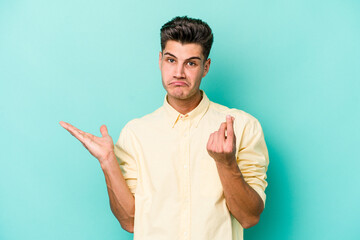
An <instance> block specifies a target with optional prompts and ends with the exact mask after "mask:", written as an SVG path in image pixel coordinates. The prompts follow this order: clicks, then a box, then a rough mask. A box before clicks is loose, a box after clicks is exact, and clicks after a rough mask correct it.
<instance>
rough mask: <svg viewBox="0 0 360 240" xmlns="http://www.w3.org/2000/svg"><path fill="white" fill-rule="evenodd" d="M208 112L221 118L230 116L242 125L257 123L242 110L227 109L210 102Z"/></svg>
mask: <svg viewBox="0 0 360 240" xmlns="http://www.w3.org/2000/svg"><path fill="white" fill-rule="evenodd" d="M209 110H210V111H212V112H213V113H215V114H219V115H221V116H224V115H225V116H226V115H231V116H233V117H234V118H235V121H241V122H243V123H249V122H258V120H257V119H256V118H255V117H254V116H252V115H251V114H249V113H247V112H245V111H243V110H240V109H237V108H229V107H227V106H224V105H221V104H219V103H215V102H211V101H210V106H209Z"/></svg>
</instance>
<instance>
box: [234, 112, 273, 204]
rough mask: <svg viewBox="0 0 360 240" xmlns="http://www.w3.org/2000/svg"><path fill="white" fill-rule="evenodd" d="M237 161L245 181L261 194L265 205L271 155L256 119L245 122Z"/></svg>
mask: <svg viewBox="0 0 360 240" xmlns="http://www.w3.org/2000/svg"><path fill="white" fill-rule="evenodd" d="M237 163H238V166H239V168H240V170H241V172H242V174H243V176H244V179H245V181H246V182H247V183H248V184H249V185H250V186H251V187H252V188H253V189H254V190H255V191H256V192H257V193H258V194H259V196H260V197H261V199H262V200H263V202H264V205H265V200H266V195H265V188H266V187H267V182H266V177H267V176H266V171H267V168H268V165H269V156H268V150H267V147H266V143H265V139H264V134H263V131H262V128H261V125H260V123H259V121H258V120H256V119H251V120H250V121H248V122H247V123H246V124H245V128H244V130H243V134H242V138H241V142H240V147H239V151H238V156H237Z"/></svg>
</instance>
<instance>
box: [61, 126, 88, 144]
mask: <svg viewBox="0 0 360 240" xmlns="http://www.w3.org/2000/svg"><path fill="white" fill-rule="evenodd" d="M59 123H60V125H61V126H62V127H63V128H65V129H66V130H67V131H68V132H69V133H70V134H71V135H73V136H74V137H76V138H77V139H78V140H79V141H80V142H82V143H84V132H83V131H81V130H80V129H77V128H76V127H74V126H73V125H71V124H70V123H66V122H63V121H60V122H59Z"/></svg>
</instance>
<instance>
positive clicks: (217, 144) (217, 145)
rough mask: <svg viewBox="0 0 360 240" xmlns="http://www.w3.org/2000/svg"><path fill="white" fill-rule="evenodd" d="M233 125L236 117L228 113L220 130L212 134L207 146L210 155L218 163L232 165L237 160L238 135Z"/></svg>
mask: <svg viewBox="0 0 360 240" xmlns="http://www.w3.org/2000/svg"><path fill="white" fill-rule="evenodd" d="M233 125H234V117H231V116H229V115H228V116H226V122H223V123H221V125H220V128H219V130H218V131H216V132H214V133H212V134H210V137H209V141H208V143H207V147H206V148H207V151H208V153H209V155H210V156H211V157H212V158H213V159H214V160H215V161H216V162H218V163H223V164H226V165H230V164H232V163H233V162H234V161H235V160H236V159H235V151H236V137H235V134H234V127H233Z"/></svg>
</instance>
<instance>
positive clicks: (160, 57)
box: [159, 51, 162, 70]
mask: <svg viewBox="0 0 360 240" xmlns="http://www.w3.org/2000/svg"><path fill="white" fill-rule="evenodd" d="M161 60H162V52H161V51H160V52H159V68H160V70H161Z"/></svg>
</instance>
